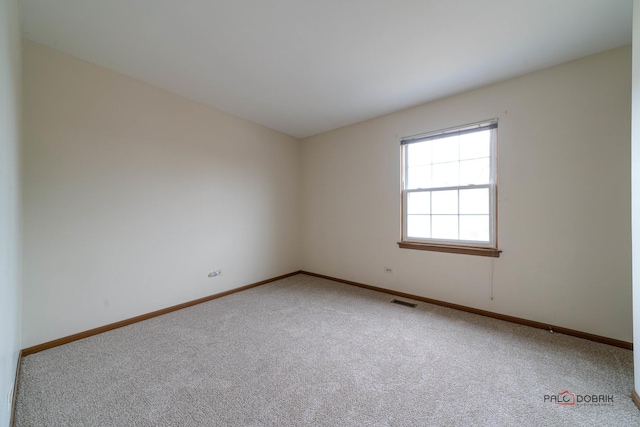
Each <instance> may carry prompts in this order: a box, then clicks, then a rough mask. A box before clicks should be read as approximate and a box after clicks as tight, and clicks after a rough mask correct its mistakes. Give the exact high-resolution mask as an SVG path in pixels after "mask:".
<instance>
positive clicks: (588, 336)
mask: <svg viewBox="0 0 640 427" xmlns="http://www.w3.org/2000/svg"><path fill="white" fill-rule="evenodd" d="M300 273H302V274H306V275H308V276H314V277H320V278H322V279H327V280H333V281H334V282H339V283H344V284H347V285H351V286H357V287H359V288H365V289H371V290H373V291H378V292H384V293H387V294H391V295H396V296H399V297H404V298H409V299H413V300H416V301H422V302H426V303H429V304H435V305H440V306H443V307H449V308H453V309H456V310H461V311H466V312H468V313H473V314H479V315H481V316H486V317H492V318H494V319H499V320H505V321H507V322H512V323H518V324H520V325H526V326H531V327H532V328H538V329H546V330H553V331H554V332H557V333H560V334H565V335H571V336H574V337H578V338H584V339H587V340H590V341H595V342H599V343H603V344H608V345H612V346H615V347H621V348H624V349H627V350H633V343H630V342H627V341H622V340H617V339H613V338H608V337H603V336H600V335H594V334H590V333H587V332H581V331H576V330H574V329H569V328H564V327H562V326H556V325H550V324H548V323H542V322H537V321H535V320H528V319H522V318H520V317H514V316H509V315H506V314H500V313H494V312H492V311H487V310H480V309H478V308H473V307H467V306H464V305H459V304H453V303H450V302H446V301H440V300H436V299H432V298H425V297H421V296H418V295H412V294H408V293H405V292H398V291H394V290H391V289H385V288H379V287H377V286H371V285H365V284H364V283H358V282H352V281H350V280H343V279H339V278H336V277H331V276H325V275H324V274H317V273H310V272H308V271H301V272H300Z"/></svg>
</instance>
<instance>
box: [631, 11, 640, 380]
mask: <svg viewBox="0 0 640 427" xmlns="http://www.w3.org/2000/svg"><path fill="white" fill-rule="evenodd" d="M632 76H633V77H632V123H631V125H632V131H631V135H632V139H631V152H632V159H631V160H632V167H631V171H632V179H631V188H632V196H631V203H632V218H633V221H632V228H633V251H632V253H633V335H634V342H640V0H634V2H633V64H632ZM633 362H634V367H635V369H634V388H635V391H636V392H638V391H640V351H634V353H633Z"/></svg>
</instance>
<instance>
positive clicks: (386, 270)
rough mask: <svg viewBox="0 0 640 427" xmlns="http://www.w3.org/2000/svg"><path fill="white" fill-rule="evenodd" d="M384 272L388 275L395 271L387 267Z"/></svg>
mask: <svg viewBox="0 0 640 427" xmlns="http://www.w3.org/2000/svg"><path fill="white" fill-rule="evenodd" d="M384 272H385V273H387V274H392V273H393V269H392V268H391V267H385V268H384Z"/></svg>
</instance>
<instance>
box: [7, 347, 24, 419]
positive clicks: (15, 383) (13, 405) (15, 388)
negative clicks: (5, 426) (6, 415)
mask: <svg viewBox="0 0 640 427" xmlns="http://www.w3.org/2000/svg"><path fill="white" fill-rule="evenodd" d="M21 364H22V350H21V351H20V353H18V363H16V377H15V379H14V380H13V399H11V418H10V419H9V427H13V423H14V421H15V418H16V399H17V398H18V380H19V379H20V365H21Z"/></svg>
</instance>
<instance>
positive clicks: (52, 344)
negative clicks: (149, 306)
mask: <svg viewBox="0 0 640 427" xmlns="http://www.w3.org/2000/svg"><path fill="white" fill-rule="evenodd" d="M296 274H300V271H294V272H293V273H289V274H284V275H282V276H278V277H272V278H271V279H267V280H262V281H260V282H256V283H252V284H250V285H246V286H242V287H239V288H236V289H232V290H230V291H226V292H221V293H219V294H214V295H209V296H207V297H204V298H200V299H197V300H193V301H188V302H185V303H182V304H178V305H174V306H171V307H167V308H163V309H162V310H157V311H153V312H151V313H147V314H142V315H140V316H136V317H132V318H130V319H125V320H121V321H119V322H115V323H110V324H108V325H104V326H100V327H98V328H94V329H90V330H88V331H84V332H79V333H77V334H73V335H69V336H66V337H62V338H58V339H57V340H53V341H48V342H45V343H42V344H38V345H34V346H32V347H28V348H25V349H23V350H22V355H23V356H28V355H30V354H34V353H38V352H40V351H44V350H48V349H50V348H53V347H57V346H59V345H63V344H68V343H70V342H73V341H77V340H81V339H83V338H88V337H90V336H93V335H98V334H101V333H103V332H107V331H111V330H113V329H118V328H121V327H123V326H128V325H131V324H133V323H137V322H141V321H143V320H147V319H151V318H153V317H157V316H162V315H163V314H167V313H171V312H172V311H176V310H181V309H183V308H187V307H191V306H193V305H196V304H202V303H203V302H207V301H211V300H214V299H217V298H222V297H224V296H227V295H231V294H234V293H236V292H242V291H246V290H247V289H251V288H255V287H256V286H260V285H265V284H267V283H271V282H275V281H276V280H281V279H285V278H287V277H291V276H295V275H296Z"/></svg>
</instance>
